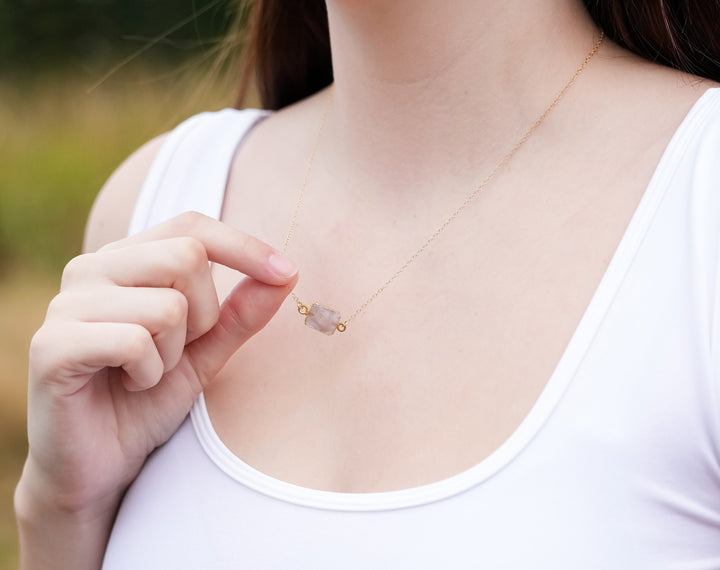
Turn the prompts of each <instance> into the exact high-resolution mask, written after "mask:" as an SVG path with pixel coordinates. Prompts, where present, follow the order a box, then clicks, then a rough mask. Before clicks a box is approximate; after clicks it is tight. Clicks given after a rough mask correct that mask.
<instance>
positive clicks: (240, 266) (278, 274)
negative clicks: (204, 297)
mask: <svg viewBox="0 0 720 570" xmlns="http://www.w3.org/2000/svg"><path fill="white" fill-rule="evenodd" d="M174 237H191V238H194V239H196V240H197V241H199V242H200V243H201V244H202V245H203V246H204V247H205V251H206V252H207V257H208V260H210V261H212V262H214V263H219V264H221V265H225V266H226V267H230V268H231V269H236V270H237V271H240V272H241V273H244V274H245V275H249V276H250V277H252V278H253V279H257V280H258V281H261V282H262V283H267V284H268V285H284V284H286V283H287V282H288V281H289V280H290V279H291V278H292V277H293V276H294V275H295V274H296V273H297V266H296V265H295V264H294V263H293V262H292V261H291V260H290V259H288V258H287V257H286V256H285V255H283V254H282V253H281V252H279V251H277V250H276V249H275V248H273V247H272V246H270V245H268V244H266V243H265V242H263V241H261V240H259V239H257V238H255V237H253V236H251V235H248V234H246V233H245V232H242V231H240V230H238V229H236V228H233V227H231V226H229V225H227V224H224V223H223V222H220V221H218V220H216V219H214V218H211V217H209V216H205V215H203V214H200V213H198V212H185V213H184V214H180V215H179V216H176V217H175V218H172V219H170V220H168V221H167V222H163V223H161V224H158V225H156V226H153V227H151V228H148V229H147V230H144V231H142V232H140V233H137V234H135V235H132V236H129V237H127V238H125V239H122V240H119V241H116V242H113V243H110V244H108V245H106V246H104V247H103V248H101V249H100V251H102V250H108V249H116V248H120V247H125V246H127V245H132V244H137V243H143V242H148V241H154V240H162V239H168V238H174Z"/></svg>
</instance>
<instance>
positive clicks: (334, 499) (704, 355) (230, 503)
mask: <svg viewBox="0 0 720 570" xmlns="http://www.w3.org/2000/svg"><path fill="white" fill-rule="evenodd" d="M260 115H261V114H260V113H259V112H258V111H253V110H246V111H224V112H222V113H220V114H215V115H203V116H202V118H199V119H192V120H191V122H190V123H186V125H184V126H181V127H179V129H178V130H177V131H176V132H175V134H173V135H172V136H171V137H170V139H169V140H168V142H167V143H166V145H165V148H164V149H163V151H162V152H161V154H160V156H159V157H158V159H157V161H156V163H155V164H154V166H153V169H152V172H151V173H150V176H149V177H148V182H147V184H146V185H145V187H144V188H143V193H142V196H141V199H140V201H139V203H138V208H137V211H136V213H135V217H134V219H133V228H134V230H135V231H137V230H139V229H141V228H142V227H144V226H145V225H147V224H148V223H155V222H157V221H160V220H161V219H164V218H167V217H171V216H173V215H175V214H176V213H178V212H180V211H182V210H183V209H190V208H197V204H198V202H197V196H199V195H201V196H202V197H203V198H202V202H203V203H204V204H206V203H213V204H215V205H217V204H219V203H221V202H222V195H223V192H224V187H225V177H226V175H227V170H228V166H229V161H230V157H231V156H232V152H234V150H235V148H236V146H237V143H238V141H240V140H241V138H242V136H243V133H244V131H245V130H246V129H247V128H249V127H250V125H251V124H252V123H253V122H254V121H255V120H257V119H258V118H259V117H260ZM218 157H223V158H218ZM180 191H182V192H183V194H182V195H180V194H175V193H177V192H180ZM175 196H177V199H175ZM211 210H212V211H213V212H214V213H215V215H217V212H218V211H219V209H218V208H217V207H215V206H213V208H211ZM104 568H105V569H106V570H116V569H134V570H141V569H153V570H158V569H166V568H167V569H171V568H172V569H199V568H203V569H205V568H207V569H231V568H232V569H235V568H253V569H255V568H271V569H289V568H292V569H313V570H318V569H333V570H335V569H340V568H342V569H369V568H411V569H414V570H420V569H440V568H443V569H444V568H458V569H461V568H474V569H477V568H484V569H508V570H520V569H522V570H527V569H530V568H542V569H554V570H565V569H567V570H578V569H584V570H587V569H602V570H609V569H613V570H618V569H628V570H630V569H632V570H642V569H653V570H655V569H664V568H668V569H675V570H706V569H708V570H709V569H720V89H716V90H710V91H708V92H707V93H706V94H705V95H703V97H702V98H701V99H700V100H699V101H698V102H697V103H696V105H695V106H694V107H693V109H692V110H691V112H690V113H689V114H688V116H687V117H686V118H685V120H684V122H683V123H682V125H681V126H680V128H679V129H678V131H677V132H676V133H675V135H674V137H673V139H672V141H671V142H670V144H669V146H668V148H667V149H666V151H665V153H664V155H663V158H662V160H661V162H660V164H659V165H658V167H657V170H656V172H655V174H654V176H653V178H652V181H651V182H650V184H649V186H648V188H647V190H646V192H645V194H644V196H643V198H642V200H641V202H640V204H639V206H638V208H637V210H636V212H635V214H634V216H633V218H632V221H631V222H630V224H629V226H628V228H627V230H626V232H625V234H624V236H623V238H622V241H621V243H620V245H619V247H618V249H617V251H616V252H615V254H614V256H613V258H612V261H611V263H610V265H609V267H608V269H607V271H606V273H605V275H604V276H603V278H602V281H601V283H600V285H599V286H598V289H597V291H596V292H595V294H594V296H593V299H592V301H591V303H590V305H589V306H588V308H587V311H586V313H585V315H584V316H583V318H582V321H581V322H580V324H579V326H578V328H577V330H576V331H575V333H574V335H573V337H572V340H571V341H570V343H569V345H568V347H567V348H566V351H565V353H564V355H563V356H562V359H561V361H560V363H559V364H558V367H557V369H556V370H555V372H554V373H553V375H552V377H551V379H550V381H549V383H548V385H547V387H546V388H545V390H544V391H543V393H542V395H541V396H540V398H539V400H538V401H537V403H536V405H535V406H534V407H533V409H532V410H531V412H530V413H529V415H528V416H527V418H526V419H525V421H524V422H523V423H522V424H521V425H520V427H519V428H518V429H517V430H516V432H515V433H514V434H513V435H512V436H511V437H510V438H509V439H508V440H507V441H506V442H505V443H504V444H503V445H502V446H501V447H500V448H499V449H498V450H497V451H495V452H494V453H493V454H492V455H491V456H490V457H488V458H487V459H486V460H484V461H482V462H481V463H480V464H479V465H477V466H475V467H473V468H471V469H469V470H468V471H466V472H463V473H460V474H458V475H456V476H454V477H451V478H449V479H446V480H443V481H440V482H438V483H435V484H431V485H426V486H422V487H418V488H414V489H408V490H402V491H397V492H388V493H371V494H343V493H331V492H320V491H315V490H310V489H305V488H302V487H297V486H294V485H290V484H288V483H285V482H282V481H278V480H276V479H273V478H271V477H269V476H266V475H264V474H262V473H260V472H258V471H256V470H255V469H253V468H252V467H250V466H248V465H247V464H245V463H243V462H242V461H241V460H240V459H239V458H237V457H236V456H234V455H233V454H232V453H231V452H230V450H228V449H227V448H226V447H225V446H224V445H223V443H222V442H221V441H220V440H219V438H218V436H217V435H216V433H215V432H214V431H213V428H212V425H211V423H210V420H209V418H208V415H207V411H206V409H205V404H204V401H203V399H202V398H200V399H199V401H198V402H197V404H196V405H195V407H194V409H193V411H192V413H191V416H190V417H189V418H188V419H187V420H186V421H185V423H184V424H183V425H182V426H181V427H180V429H179V430H178V432H177V433H176V434H175V436H174V437H172V438H171V439H170V441H169V442H168V443H167V444H166V445H164V446H163V447H161V448H160V449H158V450H156V452H155V453H154V454H153V455H152V456H151V457H150V458H149V460H148V462H147V464H146V466H145V468H144V469H143V471H142V473H141V474H140V476H139V477H138V479H137V480H136V481H135V483H134V484H133V485H132V487H131V488H130V489H129V491H128V493H127V496H126V497H125V500H124V502H123V505H122V507H121V509H120V512H119V514H118V517H117V521H116V523H115V527H114V530H113V533H112V536H111V539H110V543H109V546H108V549H107V553H106V558H105V565H104Z"/></svg>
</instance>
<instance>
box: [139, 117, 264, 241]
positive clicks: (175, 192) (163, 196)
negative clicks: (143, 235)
mask: <svg viewBox="0 0 720 570" xmlns="http://www.w3.org/2000/svg"><path fill="white" fill-rule="evenodd" d="M268 114H269V111H264V110H260V109H244V110H237V109H223V110H222V111H215V112H204V113H200V114H198V115H195V116H193V117H190V118H189V119H187V120H185V121H184V122H182V123H181V124H180V125H178V126H177V127H176V128H175V129H173V130H172V131H171V132H170V133H169V135H168V136H167V138H166V140H165V141H164V143H163V144H162V146H161V147H160V150H159V151H158V154H157V156H156V157H155V160H154V161H153V163H152V165H151V167H150V170H149V172H148V175H147V177H146V178H145V182H144V184H143V186H142V189H141V190H140V195H139V196H138V200H137V203H136V204H135V209H134V211H133V215H132V218H131V220H130V227H129V231H128V234H129V235H132V234H135V233H137V232H140V231H142V230H144V229H146V228H149V227H150V226H154V225H156V224H159V223H161V222H164V221H165V220H168V219H170V218H173V217H175V216H177V215H179V214H181V213H183V212H188V211H196V212H200V213H202V214H205V215H206V216H211V217H213V218H216V219H218V218H219V217H220V213H221V210H222V204H223V199H224V196H225V187H226V185H227V179H228V174H229V172H230V166H231V164H232V161H233V157H234V156H235V152H236V150H237V148H238V146H239V145H240V143H241V142H242V140H243V138H244V137H245V135H246V134H247V133H248V132H250V130H251V129H252V127H253V125H255V124H256V123H257V122H258V121H259V120H260V119H261V118H262V117H265V116H267V115H268Z"/></svg>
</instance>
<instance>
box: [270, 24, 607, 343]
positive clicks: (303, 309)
mask: <svg viewBox="0 0 720 570" xmlns="http://www.w3.org/2000/svg"><path fill="white" fill-rule="evenodd" d="M604 39H605V33H604V32H602V31H601V32H600V37H599V38H598V40H597V41H596V42H595V44H594V45H593V48H592V50H591V51H590V53H588V54H587V56H586V57H585V59H584V60H583V62H582V63H581V64H580V65H579V66H578V68H577V69H576V70H575V73H573V75H572V77H571V78H570V79H569V81H568V82H567V83H566V84H565V86H564V87H563V88H562V89H561V90H560V91H559V92H558V93H557V95H555V98H554V99H553V101H552V103H550V105H548V107H547V108H546V109H545V110H544V111H543V113H542V114H541V115H540V116H539V117H538V118H537V119H536V120H535V122H534V123H533V124H532V126H530V128H529V129H528V130H527V131H526V132H525V134H523V136H522V137H521V138H520V140H518V142H517V143H515V146H513V147H512V148H511V149H510V150H509V151H508V152H507V153H506V154H505V156H503V158H502V159H501V160H500V162H498V163H497V164H496V165H495V167H494V168H493V169H492V170H491V171H490V173H489V174H488V175H487V176H486V177H485V178H484V179H483V180H482V181H481V182H480V184H478V186H477V187H475V189H474V190H473V191H472V192H471V193H470V194H469V195H468V196H467V197H466V198H465V200H464V201H463V202H462V204H460V206H458V207H457V208H456V209H455V211H454V212H453V213H452V214H450V215H449V216H448V217H447V218H446V219H445V221H444V222H443V223H442V224H441V225H440V226H439V227H438V228H437V229H436V230H435V231H434V232H433V233H432V234H431V235H430V237H428V238H427V239H426V240H425V242H424V243H423V244H422V245H421V246H420V247H419V248H418V249H417V250H416V251H415V253H413V254H412V255H411V256H410V257H409V258H408V259H407V261H405V262H404V263H403V264H402V265H401V266H400V267H398V268H397V270H395V272H394V273H393V274H392V275H391V276H390V277H389V278H388V279H387V280H386V281H385V282H384V283H383V284H382V285H381V286H380V287H379V288H378V289H377V290H376V291H375V292H374V293H373V294H372V295H370V296H369V297H368V298H367V299H366V300H365V302H364V303H363V304H362V305H360V306H359V307H358V308H357V309H356V310H355V312H353V313H352V314H351V315H350V316H349V317H348V318H347V319H345V320H344V321H341V320H340V315H339V314H338V313H335V312H334V311H331V310H330V309H327V308H325V307H323V306H321V305H317V304H314V305H313V306H312V308H309V307H308V306H307V305H306V304H305V303H303V302H302V301H301V300H300V298H299V297H298V296H297V295H296V294H295V291H292V292H291V295H292V298H293V299H294V301H295V303H296V304H297V308H298V312H299V313H300V314H301V315H304V316H306V317H307V316H308V315H311V314H312V312H313V310H314V307H315V306H319V307H320V311H323V310H324V311H329V312H330V313H333V315H336V316H337V318H336V320H334V321H333V322H332V327H331V328H329V329H328V330H323V331H321V332H325V333H326V334H332V333H333V332H335V330H337V331H339V332H344V331H345V330H346V328H347V325H348V323H349V322H350V321H352V320H353V319H354V318H355V317H357V316H358V315H359V314H360V313H362V312H363V311H364V310H365V309H366V308H367V307H368V305H370V303H372V302H373V301H374V300H375V299H376V298H377V297H378V296H379V295H380V294H381V293H382V292H383V291H384V290H385V289H387V287H389V286H390V284H391V283H392V282H393V281H395V279H397V278H398V277H399V276H400V275H401V274H402V273H403V272H404V271H405V270H406V269H407V268H408V267H409V266H410V265H411V264H412V263H413V262H414V261H415V260H416V259H417V258H418V257H420V255H422V253H423V252H424V251H425V250H426V249H427V248H428V247H429V246H430V244H432V243H433V242H434V241H435V240H436V239H437V238H438V236H440V234H442V233H443V232H444V231H445V230H446V229H447V227H448V226H449V225H450V224H451V223H452V222H453V221H454V220H455V218H457V217H458V216H459V215H460V213H461V212H462V211H463V210H465V209H466V208H467V207H468V206H469V205H470V204H471V202H472V201H473V200H474V199H475V198H476V197H477V195H478V194H479V193H480V192H481V191H482V190H483V188H485V187H486V186H487V185H488V184H489V183H490V182H491V181H492V180H493V178H495V176H496V175H497V173H498V172H499V171H500V170H502V169H503V168H504V167H505V166H507V164H508V163H509V162H510V161H511V160H512V158H513V156H515V153H516V152H517V151H518V150H519V149H520V147H522V146H523V145H524V144H525V142H527V140H528V139H529V138H530V137H531V136H532V134H533V133H534V132H535V131H536V130H537V128H538V127H539V126H540V125H541V124H542V123H543V121H544V120H545V119H546V118H547V116H548V115H549V114H550V112H551V111H552V110H553V109H554V108H555V107H556V106H557V104H558V103H559V102H560V99H562V97H563V96H564V95H565V93H566V92H567V91H568V89H570V87H572V85H573V84H574V83H575V81H576V80H577V78H578V77H579V76H580V74H581V73H582V72H583V71H584V70H585V68H586V67H587V65H588V64H589V63H590V60H591V59H592V58H593V56H594V55H595V54H596V53H597V51H598V50H599V49H600V46H601V45H602V42H603V40H604ZM333 87H334V86H333V85H330V93H329V94H328V97H327V101H326V103H325V109H324V111H323V115H322V119H321V120H320V126H319V127H318V131H317V135H316V137H315V145H314V146H313V149H312V153H311V154H310V158H309V159H308V163H307V167H306V169H305V177H304V179H303V182H302V186H301V187H300V194H299V195H298V199H297V202H296V203H295V209H294V211H293V214H292V218H291V219H290V226H289V228H288V231H287V235H286V236H285V242H284V244H283V248H282V251H283V253H285V252H286V251H287V248H288V246H289V245H290V241H291V239H292V236H293V233H294V231H295V225H296V222H297V217H298V213H299V212H300V207H301V205H302V201H303V197H304V195H305V189H306V188H307V184H308V180H309V179H310V172H311V170H312V166H313V163H314V162H315V155H316V154H317V150H318V147H319V146H320V140H321V138H322V134H323V131H324V129H325V123H326V122H327V116H328V112H329V110H330V106H331V105H330V103H331V102H332V95H333ZM306 324H309V323H308V320H307V319H306ZM310 326H312V325H310ZM313 328H316V327H314V326H313Z"/></svg>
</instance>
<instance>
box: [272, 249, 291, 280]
mask: <svg viewBox="0 0 720 570" xmlns="http://www.w3.org/2000/svg"><path fill="white" fill-rule="evenodd" d="M269 263H270V267H272V269H273V271H274V272H275V273H277V275H278V276H279V277H282V278H283V279H285V278H287V277H292V276H293V275H295V274H296V273H297V270H298V269H297V265H295V262H293V261H292V260H291V259H290V258H289V257H285V256H284V255H283V254H282V253H273V254H272V255H271V256H270V259H269Z"/></svg>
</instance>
